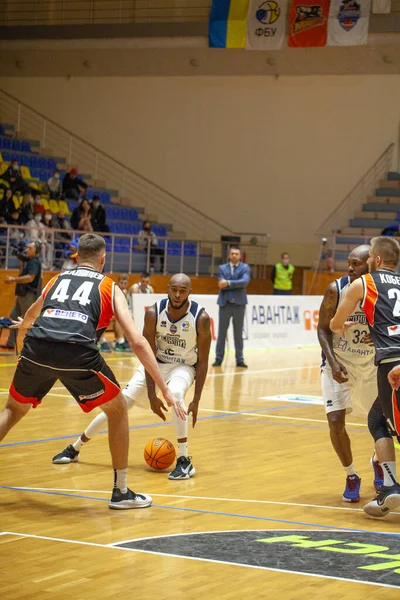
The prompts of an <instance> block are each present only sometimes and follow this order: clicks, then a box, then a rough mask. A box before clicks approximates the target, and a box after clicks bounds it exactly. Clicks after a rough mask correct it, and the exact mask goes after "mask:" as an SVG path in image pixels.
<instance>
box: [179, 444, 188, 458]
mask: <svg viewBox="0 0 400 600" xmlns="http://www.w3.org/2000/svg"><path fill="white" fill-rule="evenodd" d="M180 456H184V457H185V458H187V456H188V443H187V442H178V458H179V457H180Z"/></svg>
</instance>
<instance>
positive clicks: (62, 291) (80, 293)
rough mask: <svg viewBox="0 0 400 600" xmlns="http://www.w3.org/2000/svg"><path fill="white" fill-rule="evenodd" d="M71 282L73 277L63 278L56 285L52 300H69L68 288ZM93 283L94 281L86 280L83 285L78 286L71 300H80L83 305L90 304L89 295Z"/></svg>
mask: <svg viewBox="0 0 400 600" xmlns="http://www.w3.org/2000/svg"><path fill="white" fill-rule="evenodd" d="M70 283H71V279H62V280H61V281H60V283H59V284H58V286H57V287H56V289H55V290H54V293H53V295H52V297H51V300H58V301H59V302H61V303H63V302H65V301H66V300H68V299H69V295H68V288H69V284H70ZM93 285H94V284H93V282H92V281H84V282H83V283H82V285H80V286H79V287H78V289H77V290H76V292H75V294H74V295H73V296H72V298H71V300H72V301H75V302H79V304H80V305H81V306H86V305H87V304H90V298H89V296H90V292H91V291H92V288H93Z"/></svg>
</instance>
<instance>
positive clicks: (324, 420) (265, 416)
mask: <svg viewBox="0 0 400 600" xmlns="http://www.w3.org/2000/svg"><path fill="white" fill-rule="evenodd" d="M199 410H202V411H204V412H215V413H225V414H229V415H243V416H245V417H252V416H254V413H250V412H235V411H233V410H217V409H216V408H201V407H200V406H199ZM264 410H271V409H268V408H266V409H264ZM257 416H258V417H263V418H264V419H287V420H289V421H308V422H311V423H325V425H326V424H327V420H326V419H309V418H306V417H284V416H282V415H279V416H278V415H263V414H259V415H257ZM346 425H354V426H355V427H368V425H367V424H366V423H365V424H364V423H350V422H349V421H346Z"/></svg>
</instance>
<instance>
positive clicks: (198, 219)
mask: <svg viewBox="0 0 400 600" xmlns="http://www.w3.org/2000/svg"><path fill="white" fill-rule="evenodd" d="M10 101H11V102H12V103H15V106H12V107H11V111H12V110H14V113H12V120H13V121H14V122H16V124H17V125H16V131H17V133H19V132H20V131H23V130H25V128H26V130H27V133H28V135H29V136H32V137H33V138H37V139H39V140H41V141H42V146H46V144H47V143H48V141H49V139H50V138H51V145H52V146H53V147H54V148H53V149H54V151H55V153H58V152H59V153H60V154H65V153H67V154H68V156H67V159H66V160H67V164H68V165H69V166H70V165H71V164H74V163H76V164H77V163H83V164H84V168H88V169H89V170H90V171H91V172H93V173H94V178H95V179H96V180H103V179H105V180H106V182H107V183H108V184H109V185H108V186H107V187H109V188H111V189H113V188H116V189H117V190H120V191H122V195H123V191H124V189H129V191H130V193H131V195H132V196H134V198H135V202H134V200H133V198H132V197H131V198H129V200H130V205H131V206H135V204H136V205H137V206H139V205H140V203H143V204H144V205H145V208H146V212H147V214H151V211H154V212H157V214H159V215H165V217H164V218H168V215H169V214H170V209H171V203H172V210H173V213H174V219H175V221H177V222H178V226H179V225H180V226H181V227H183V228H184V229H185V231H187V233H188V235H194V236H195V237H200V238H204V237H205V236H208V237H210V236H211V237H215V238H219V237H220V235H221V234H234V232H233V231H232V230H231V229H229V228H228V227H226V225H224V224H223V223H220V222H218V221H217V220H215V219H213V218H212V217H209V216H208V215H206V214H205V213H203V212H202V211H200V210H198V209H197V208H194V207H193V206H191V205H190V204H189V203H188V202H185V201H184V200H182V199H181V198H178V197H177V196H175V195H174V194H172V193H170V192H168V191H167V190H165V189H164V188H162V187H161V186H159V185H157V184H155V183H153V182H152V181H150V180H149V179H148V178H146V177H144V176H142V175H140V174H139V173H137V172H136V171H134V169H132V168H131V167H127V166H126V165H124V164H123V163H121V162H120V161H118V160H116V159H114V158H113V157H112V156H110V155H109V154H107V153H106V152H104V151H103V150H100V149H99V148H97V147H96V146H94V145H93V144H91V143H90V142H87V141H86V140H84V139H83V138H81V137H80V136H78V135H75V134H73V133H72V132H71V131H69V130H68V129H66V128H65V127H63V126H62V125H59V124H58V123H56V122H55V121H54V120H53V119H50V118H48V117H47V116H46V115H44V114H43V113H41V112H39V111H37V110H35V109H33V108H32V107H30V106H29V105H28V104H26V103H25V102H23V101H21V100H19V98H17V97H15V96H13V95H12V94H9V93H8V92H6V91H5V90H0V112H1V113H2V116H3V118H4V117H7V114H6V113H7V111H9V110H10V107H9V106H7V102H9V103H10ZM32 115H34V117H35V118H39V120H40V122H39V123H37V122H36V123H35V122H32V119H31V120H29V119H30V117H31V116H32ZM24 119H25V120H24ZM50 125H51V126H52V128H53V131H51V128H50ZM60 134H63V135H60ZM88 150H90V152H88ZM80 171H81V172H84V169H82V168H80ZM100 172H101V173H104V176H102V177H99V176H98V175H99V173H100ZM136 199H137V201H138V203H139V204H137V202H136ZM168 203H169V204H168ZM167 205H168V207H167V208H166V206H167Z"/></svg>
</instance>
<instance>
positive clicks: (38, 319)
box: [0, 233, 186, 509]
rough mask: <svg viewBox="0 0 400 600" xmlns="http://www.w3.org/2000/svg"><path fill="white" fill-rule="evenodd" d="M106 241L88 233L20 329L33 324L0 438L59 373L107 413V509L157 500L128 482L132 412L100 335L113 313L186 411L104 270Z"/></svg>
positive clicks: (1, 416) (169, 397)
mask: <svg viewBox="0 0 400 600" xmlns="http://www.w3.org/2000/svg"><path fill="white" fill-rule="evenodd" d="M105 249H106V245H105V242H104V240H103V238H102V237H100V236H99V235H95V234H91V233H89V234H85V235H83V236H82V237H81V238H80V240H79V244H78V266H77V267H76V268H75V269H73V270H70V271H65V272H63V273H60V274H59V275H56V276H55V277H53V279H52V280H51V281H50V282H49V283H48V284H47V285H46V287H45V288H44V290H43V292H42V295H41V296H40V297H39V298H38V299H37V300H36V302H35V303H34V304H32V306H31V307H30V308H29V309H28V311H27V312H26V314H25V317H24V319H21V318H20V319H19V321H18V322H14V324H15V328H19V327H20V328H30V329H28V332H27V334H26V336H25V341H24V347H23V349H22V352H21V357H20V359H19V361H18V365H17V369H16V371H15V375H14V379H13V382H12V384H11V387H10V394H9V397H8V400H7V403H6V406H5V408H4V409H3V410H2V411H1V412H0V440H2V439H3V438H4V437H5V435H6V434H7V433H8V432H9V431H10V429H11V428H12V427H13V426H14V425H16V424H17V423H18V421H20V420H21V419H22V417H24V416H25V415H26V413H27V412H28V411H29V409H30V407H31V406H33V407H34V408H36V406H38V405H39V404H40V403H41V401H42V399H43V398H44V396H46V394H47V393H48V392H49V391H50V390H51V388H52V387H53V385H54V384H55V383H56V381H57V380H58V379H59V380H60V381H61V382H62V383H63V384H64V386H65V387H66V388H67V390H68V391H69V392H70V393H71V395H72V396H73V397H74V398H75V400H76V401H77V403H78V404H79V406H80V407H81V408H82V410H83V411H84V412H90V411H91V410H92V409H93V408H95V407H97V406H98V407H100V408H101V409H102V410H103V411H104V412H105V413H106V415H107V417H108V437H109V445H110V451H111V457H112V463H113V468H114V489H113V492H112V497H111V501H110V504H109V506H110V508H115V509H129V508H145V507H146V506H150V505H151V502H152V499H151V497H150V496H146V495H145V494H135V493H134V492H132V491H131V490H130V489H129V488H128V487H127V466H128V447H129V431H128V414H127V406H126V402H125V400H124V397H123V395H122V393H121V390H120V387H119V385H118V383H117V380H116V379H115V377H114V374H113V372H112V371H111V369H110V368H109V367H108V366H107V364H106V363H105V362H104V360H103V358H102V356H101V355H100V353H99V351H98V349H97V340H98V339H99V338H100V336H101V335H102V333H103V332H104V330H105V329H106V328H107V326H108V325H109V323H110V319H111V317H112V316H113V315H114V314H115V316H116V318H117V319H118V321H119V323H120V325H121V327H122V328H123V330H124V332H125V335H126V337H127V339H128V341H129V343H130V344H131V347H132V348H133V349H134V351H135V353H136V355H137V356H138V358H139V359H140V360H141V362H142V363H143V365H144V367H145V369H146V371H148V372H149V374H150V375H151V377H152V378H153V379H154V381H155V382H156V384H157V385H158V387H159V388H160V391H161V393H162V394H163V396H164V399H165V401H166V402H167V404H168V405H169V406H172V407H173V410H174V411H176V413H177V415H178V416H179V417H180V418H183V419H184V418H186V416H185V415H186V413H185V410H184V409H183V408H182V407H181V406H180V405H179V403H178V401H177V400H176V398H175V396H174V395H173V394H172V393H171V391H170V390H169V388H168V387H167V384H166V383H165V381H164V378H163V377H162V375H161V373H160V369H159V367H158V365H157V362H156V359H155V357H154V353H153V351H152V349H151V347H150V345H149V343H148V342H147V340H145V338H144V337H143V336H142V335H141V334H140V333H139V332H138V330H137V328H136V326H135V324H134V322H133V319H132V316H131V315H130V313H129V311H128V306H127V303H126V299H125V297H124V295H123V293H122V291H121V290H120V289H119V288H118V286H116V285H115V283H114V282H113V281H112V279H110V278H109V277H106V276H105V275H103V274H102V270H103V267H104V263H105Z"/></svg>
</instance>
